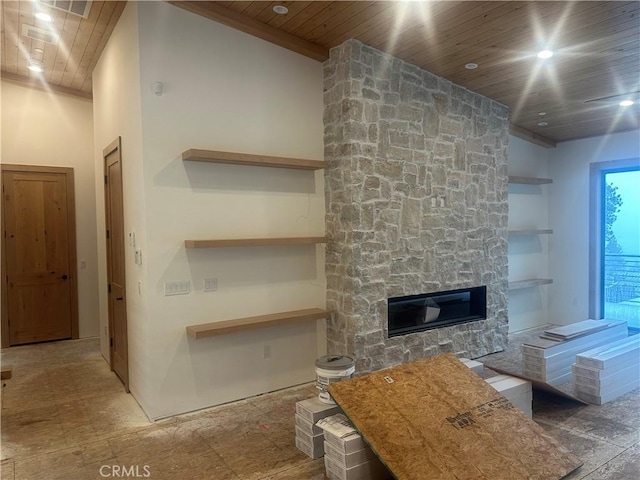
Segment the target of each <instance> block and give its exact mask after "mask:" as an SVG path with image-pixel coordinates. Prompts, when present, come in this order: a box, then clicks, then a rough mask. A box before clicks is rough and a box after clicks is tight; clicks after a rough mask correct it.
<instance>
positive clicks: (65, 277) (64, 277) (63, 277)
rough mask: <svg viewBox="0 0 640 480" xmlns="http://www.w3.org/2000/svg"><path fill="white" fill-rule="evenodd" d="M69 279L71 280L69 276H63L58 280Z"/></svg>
mask: <svg viewBox="0 0 640 480" xmlns="http://www.w3.org/2000/svg"><path fill="white" fill-rule="evenodd" d="M67 278H69V277H68V276H67V275H62V276H61V277H58V279H60V280H66V279H67Z"/></svg>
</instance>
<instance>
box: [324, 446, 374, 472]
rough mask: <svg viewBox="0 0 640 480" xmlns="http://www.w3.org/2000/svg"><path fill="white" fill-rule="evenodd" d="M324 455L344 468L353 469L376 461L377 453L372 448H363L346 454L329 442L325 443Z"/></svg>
mask: <svg viewBox="0 0 640 480" xmlns="http://www.w3.org/2000/svg"><path fill="white" fill-rule="evenodd" d="M324 455H325V457H330V458H331V460H335V461H336V462H337V463H339V464H340V465H341V466H342V467H343V468H351V467H355V466H356V465H360V464H361V463H364V462H367V461H369V460H371V459H376V460H377V458H376V455H375V453H373V450H371V449H370V448H368V447H367V448H363V449H362V450H356V451H355V452H353V453H344V452H342V451H340V450H339V449H338V448H337V447H335V446H333V445H331V444H330V443H329V442H324Z"/></svg>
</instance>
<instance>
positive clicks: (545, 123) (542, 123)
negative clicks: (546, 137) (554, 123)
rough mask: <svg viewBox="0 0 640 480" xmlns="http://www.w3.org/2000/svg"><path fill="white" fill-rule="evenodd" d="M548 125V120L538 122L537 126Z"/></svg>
mask: <svg viewBox="0 0 640 480" xmlns="http://www.w3.org/2000/svg"><path fill="white" fill-rule="evenodd" d="M548 125H549V123H548V122H538V126H539V127H546V126H548Z"/></svg>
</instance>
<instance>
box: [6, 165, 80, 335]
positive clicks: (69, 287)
mask: <svg viewBox="0 0 640 480" xmlns="http://www.w3.org/2000/svg"><path fill="white" fill-rule="evenodd" d="M2 191H3V216H2V218H3V230H4V242H3V266H4V272H5V278H4V279H3V280H4V281H3V290H4V292H3V293H4V294H5V295H4V298H6V302H3V303H6V306H5V305H3V322H2V323H3V325H2V326H3V328H2V343H3V346H12V345H21V344H25V343H33V342H44V341H51V340H61V339H67V338H78V301H77V298H78V297H77V282H76V270H75V263H76V243H75V205H74V203H75V202H74V194H73V169H71V168H60V167H35V166H22V165H2Z"/></svg>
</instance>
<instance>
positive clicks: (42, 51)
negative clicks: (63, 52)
mask: <svg viewBox="0 0 640 480" xmlns="http://www.w3.org/2000/svg"><path fill="white" fill-rule="evenodd" d="M33 51H34V52H36V53H44V50H43V49H42V48H34V49H33Z"/></svg>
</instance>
